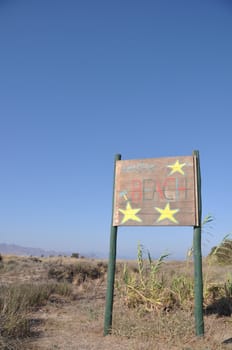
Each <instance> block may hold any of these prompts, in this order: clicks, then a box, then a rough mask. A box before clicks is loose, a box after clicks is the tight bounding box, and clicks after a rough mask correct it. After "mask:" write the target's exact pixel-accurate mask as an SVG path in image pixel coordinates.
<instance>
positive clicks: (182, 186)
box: [113, 156, 198, 226]
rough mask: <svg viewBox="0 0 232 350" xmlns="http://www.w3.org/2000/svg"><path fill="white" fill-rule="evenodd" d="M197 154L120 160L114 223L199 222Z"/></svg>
mask: <svg viewBox="0 0 232 350" xmlns="http://www.w3.org/2000/svg"><path fill="white" fill-rule="evenodd" d="M195 177H196V169H195V158H194V156H186V157H185V156H181V157H169V158H155V159H137V160H118V161H117V162H116V173H115V192H114V213H113V225H114V226H132V225H135V226H137V225H140V226H154V225H176V226H196V225H198V214H197V213H198V210H197V209H198V208H197V202H198V201H197V198H196V197H197V191H196V188H195V187H196V179H195Z"/></svg>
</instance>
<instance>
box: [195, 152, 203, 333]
mask: <svg viewBox="0 0 232 350" xmlns="http://www.w3.org/2000/svg"><path fill="white" fill-rule="evenodd" d="M193 156H194V159H195V172H196V174H195V175H196V176H195V178H196V191H197V193H196V195H197V207H198V210H197V213H196V214H197V215H198V220H197V221H198V223H197V225H196V226H194V234H193V252H194V294H195V306H194V313H195V325H196V335H197V336H203V335H204V319H203V277H202V253H201V215H202V213H201V212H202V203H201V174H200V160H199V152H198V151H194V152H193Z"/></svg>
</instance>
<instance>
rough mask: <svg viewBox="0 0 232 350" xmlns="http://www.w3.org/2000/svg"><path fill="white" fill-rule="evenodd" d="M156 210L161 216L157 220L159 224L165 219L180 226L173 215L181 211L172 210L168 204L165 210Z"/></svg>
mask: <svg viewBox="0 0 232 350" xmlns="http://www.w3.org/2000/svg"><path fill="white" fill-rule="evenodd" d="M155 209H156V210H157V211H158V212H159V213H160V214H161V215H160V216H159V218H158V219H157V222H159V221H162V220H164V219H168V220H170V221H172V222H174V223H175V224H178V221H177V220H176V219H175V218H174V216H173V215H174V214H175V213H177V212H178V211H179V209H170V205H169V203H167V204H166V206H165V208H164V209H161V208H157V207H156V208H155Z"/></svg>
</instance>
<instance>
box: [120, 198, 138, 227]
mask: <svg viewBox="0 0 232 350" xmlns="http://www.w3.org/2000/svg"><path fill="white" fill-rule="evenodd" d="M140 210H141V208H139V209H132V208H131V205H130V202H128V203H127V205H126V209H119V211H120V213H122V214H124V218H123V219H122V222H121V224H124V222H126V221H128V220H134V221H138V222H141V221H142V220H141V219H140V218H139V217H138V216H136V214H137V213H138V212H139V211H140Z"/></svg>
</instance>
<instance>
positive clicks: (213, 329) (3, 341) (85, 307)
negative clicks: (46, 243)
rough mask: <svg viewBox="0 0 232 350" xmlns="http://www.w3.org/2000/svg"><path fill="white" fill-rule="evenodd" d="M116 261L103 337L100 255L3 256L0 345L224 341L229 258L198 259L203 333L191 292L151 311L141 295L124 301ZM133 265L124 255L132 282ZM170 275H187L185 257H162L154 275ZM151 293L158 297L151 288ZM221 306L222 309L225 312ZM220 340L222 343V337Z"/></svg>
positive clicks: (191, 346)
mask: <svg viewBox="0 0 232 350" xmlns="http://www.w3.org/2000/svg"><path fill="white" fill-rule="evenodd" d="M124 265H125V262H123V261H119V262H118V263H117V273H116V279H117V283H116V288H115V302H114V313H113V329H112V335H110V336H107V337H103V322H104V321H103V320H104V308H105V293H106V268H107V263H106V262H105V261H97V260H88V259H73V258H68V257H67V258H64V257H58V258H55V257H54V258H40V259H37V258H32V257H31V258H25V257H22V258H20V257H13V256H3V259H2V261H1V266H0V274H1V285H0V289H1V290H0V300H1V315H0V322H1V335H0V349H3V350H11V349H12V350H13V349H14V350H22V349H25V350H27V349H28V350H45V349H47V350H55V349H60V350H74V349H75V350H76V349H78V350H97V349H99V350H106V349H107V350H108V349H112V350H123V349H129V350H130V349H131V350H147V349H149V350H150V349H154V350H159V349H160V350H161V349H162V350H166V349H168V350H172V349H173V350H175V349H183V350H196V349H198V350H220V349H232V346H231V344H230V342H229V340H228V339H229V338H231V337H232V335H231V326H232V323H231V321H232V319H231V314H230V313H231V310H232V309H231V290H230V288H231V284H230V270H231V266H229V267H228V268H225V267H221V266H217V265H212V264H210V263H209V262H208V261H204V276H205V279H206V281H205V282H206V284H207V286H208V287H209V288H208V290H207V288H205V293H206V294H205V296H207V298H206V299H205V304H206V305H205V306H206V307H209V309H208V313H207V315H205V317H204V321H205V336H204V337H203V338H196V337H195V326H194V315H193V304H192V299H191V298H187V296H186V304H184V303H182V302H180V301H179V303H176V305H175V307H173V308H165V307H157V308H150V310H151V311H148V309H146V308H144V303H140V302H136V303H135V304H134V305H130V304H129V303H128V293H126V289H127V287H128V286H127V285H126V284H125V276H124V277H123V273H125V268H124ZM145 265H146V264H145V262H144V266H143V267H144V272H143V273H144V275H143V276H142V278H143V282H144V283H146V281H145V276H149V271H148V270H147V268H145V267H146V266H145ZM140 268H141V266H140V267H138V262H128V263H127V270H128V273H129V275H130V276H131V278H132V277H133V278H135V279H137V282H138V281H140V279H141V275H140V273H141V271H140ZM139 276H140V277H139ZM178 276H179V278H180V282H181V283H183V281H184V282H186V281H187V280H189V281H191V280H192V276H193V266H192V262H191V261H189V262H179V261H177V262H173V261H172V262H164V264H162V265H161V266H160V269H158V270H157V271H156V275H155V278H156V282H159V284H161V283H163V287H165V288H169V287H170V286H172V287H173V280H175V279H177V277H178ZM181 278H182V280H181ZM181 283H180V284H179V285H178V284H176V288H177V290H176V292H177V291H180V285H181ZM135 287H136V288H139V285H138V284H135ZM148 287H149V288H150V287H151V285H149V284H148V285H147V288H148ZM188 288H189V290H191V288H192V287H191V283H190V285H189V286H188V287H186V285H184V288H183V291H184V290H185V292H186V289H188ZM210 288H211V290H210ZM139 290H140V289H139ZM161 290H162V289H160V291H161ZM140 291H141V290H140ZM142 291H144V290H142ZM147 292H149V289H148V290H146V293H147ZM207 293H208V294H207ZM226 293H227V294H226ZM187 294H188V293H187ZM145 296H147V294H145ZM156 297H159V298H160V296H158V295H157V294H156ZM210 307H211V309H210ZM223 310H224V311H225V310H226V311H227V312H228V314H227V316H225V312H224V314H223V312H222V311H223ZM225 340H228V344H223V341H225Z"/></svg>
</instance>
